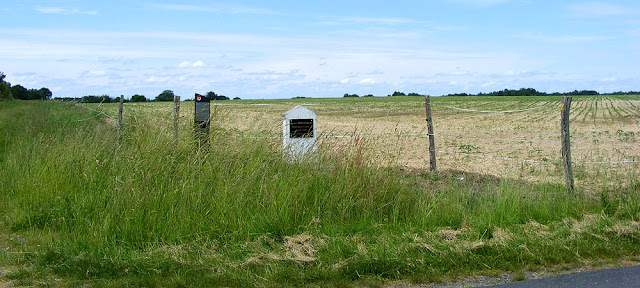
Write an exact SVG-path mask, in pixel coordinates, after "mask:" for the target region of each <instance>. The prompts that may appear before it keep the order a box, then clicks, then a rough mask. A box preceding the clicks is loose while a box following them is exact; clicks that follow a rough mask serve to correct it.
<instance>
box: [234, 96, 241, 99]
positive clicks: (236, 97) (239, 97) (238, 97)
mask: <svg viewBox="0 0 640 288" xmlns="http://www.w3.org/2000/svg"><path fill="white" fill-rule="evenodd" d="M233 100H241V99H240V97H237V96H236V97H233Z"/></svg>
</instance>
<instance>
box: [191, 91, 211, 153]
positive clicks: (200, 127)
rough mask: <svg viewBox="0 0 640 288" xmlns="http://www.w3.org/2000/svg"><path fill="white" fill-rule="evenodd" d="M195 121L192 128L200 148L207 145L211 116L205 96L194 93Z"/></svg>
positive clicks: (208, 101)
mask: <svg viewBox="0 0 640 288" xmlns="http://www.w3.org/2000/svg"><path fill="white" fill-rule="evenodd" d="M195 100H196V101H195V109H196V110H195V117H194V118H195V119H194V120H195V121H194V125H193V128H194V130H195V132H196V138H197V139H198V140H199V142H200V146H201V147H206V146H207V145H208V144H209V123H210V121H209V116H210V115H211V112H210V111H211V110H210V105H209V104H210V103H211V102H210V100H209V98H207V96H204V95H200V94H198V93H196V99H195Z"/></svg>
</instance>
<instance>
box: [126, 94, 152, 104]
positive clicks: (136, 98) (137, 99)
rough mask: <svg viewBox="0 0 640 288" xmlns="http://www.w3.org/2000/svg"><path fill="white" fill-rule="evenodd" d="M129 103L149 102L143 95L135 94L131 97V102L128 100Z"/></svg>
mask: <svg viewBox="0 0 640 288" xmlns="http://www.w3.org/2000/svg"><path fill="white" fill-rule="evenodd" d="M129 101H131V102H147V101H149V100H148V99H147V97H144V95H138V94H136V95H133V96H131V100H129Z"/></svg>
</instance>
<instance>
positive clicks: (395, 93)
mask: <svg viewBox="0 0 640 288" xmlns="http://www.w3.org/2000/svg"><path fill="white" fill-rule="evenodd" d="M391 96H407V94H404V93H402V92H399V91H394V92H393V94H391Z"/></svg>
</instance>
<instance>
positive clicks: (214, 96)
mask: <svg viewBox="0 0 640 288" xmlns="http://www.w3.org/2000/svg"><path fill="white" fill-rule="evenodd" d="M207 98H209V100H230V99H229V97H227V96H224V95H217V94H216V93H215V92H213V91H209V92H207Z"/></svg>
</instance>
